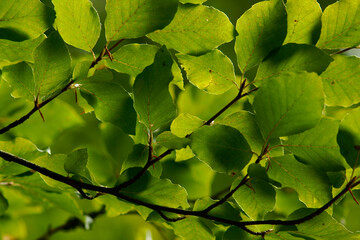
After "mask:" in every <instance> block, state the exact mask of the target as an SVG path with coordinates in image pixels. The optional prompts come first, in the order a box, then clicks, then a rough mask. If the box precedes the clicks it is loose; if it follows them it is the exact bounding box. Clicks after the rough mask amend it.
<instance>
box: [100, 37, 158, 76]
mask: <svg viewBox="0 0 360 240" xmlns="http://www.w3.org/2000/svg"><path fill="white" fill-rule="evenodd" d="M158 50H159V48H158V47H156V46H154V45H148V44H136V43H133V44H127V45H125V46H123V47H121V48H120V49H119V50H117V51H116V52H114V53H113V54H112V57H113V59H112V60H110V59H107V60H106V61H105V65H106V67H108V68H111V69H114V70H115V71H117V72H120V73H127V74H129V75H130V76H132V77H136V76H137V75H138V74H139V73H141V72H142V71H143V70H144V68H145V67H147V66H149V65H150V64H152V63H153V62H154V58H155V55H156V52H157V51H158Z"/></svg>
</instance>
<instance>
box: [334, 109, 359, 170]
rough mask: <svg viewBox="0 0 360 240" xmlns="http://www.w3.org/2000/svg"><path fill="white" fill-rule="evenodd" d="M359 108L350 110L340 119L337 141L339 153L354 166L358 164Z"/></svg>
mask: <svg viewBox="0 0 360 240" xmlns="http://www.w3.org/2000/svg"><path fill="white" fill-rule="evenodd" d="M359 118H360V108H359V107H358V108H356V109H354V110H352V111H351V112H350V113H349V114H347V116H346V117H345V118H344V119H343V120H342V121H341V124H340V129H339V134H338V136H337V141H338V143H339V146H340V152H341V155H343V156H344V157H345V159H346V161H347V163H348V164H349V165H350V167H352V168H355V167H358V166H359V165H360V160H359V151H360V124H359Z"/></svg>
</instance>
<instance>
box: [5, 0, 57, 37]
mask: <svg viewBox="0 0 360 240" xmlns="http://www.w3.org/2000/svg"><path fill="white" fill-rule="evenodd" d="M14 6H15V7H14ZM0 16H1V17H0V28H9V29H11V30H13V31H14V32H19V34H21V35H25V36H26V37H27V38H35V37H38V36H39V35H40V34H42V33H43V32H45V31H46V29H48V28H49V27H50V26H51V24H52V21H53V18H54V14H53V12H52V11H51V9H50V8H47V7H46V6H45V5H44V4H43V3H42V2H40V1H38V0H7V1H2V2H1V5H0Z"/></svg>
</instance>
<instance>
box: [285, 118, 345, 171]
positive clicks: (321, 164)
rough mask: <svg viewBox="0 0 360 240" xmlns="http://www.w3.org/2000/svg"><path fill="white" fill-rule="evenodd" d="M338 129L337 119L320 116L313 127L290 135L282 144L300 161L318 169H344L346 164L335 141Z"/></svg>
mask: <svg viewBox="0 0 360 240" xmlns="http://www.w3.org/2000/svg"><path fill="white" fill-rule="evenodd" d="M338 130H339V121H338V120H335V119H331V118H322V119H321V121H320V122H319V124H318V125H316V126H315V127H314V128H311V129H309V130H307V131H305V132H302V133H300V134H297V135H293V136H290V137H289V138H288V140H287V141H285V142H284V143H283V146H284V148H285V150H287V151H290V152H292V153H293V154H294V155H295V156H297V157H299V158H300V160H301V161H302V162H304V163H306V164H309V165H312V166H314V167H315V168H317V169H319V170H320V171H340V170H345V168H346V165H347V164H346V162H345V160H344V158H343V157H342V156H341V154H340V149H339V146H338V144H337V142H336V136H337V134H338Z"/></svg>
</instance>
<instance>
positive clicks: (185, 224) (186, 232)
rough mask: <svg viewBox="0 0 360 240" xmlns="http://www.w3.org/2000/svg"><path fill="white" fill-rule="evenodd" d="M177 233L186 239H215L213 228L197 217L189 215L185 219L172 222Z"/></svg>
mask: <svg viewBox="0 0 360 240" xmlns="http://www.w3.org/2000/svg"><path fill="white" fill-rule="evenodd" d="M172 226H173V228H174V231H175V234H176V235H178V236H181V237H183V238H184V239H194V240H195V239H196V240H200V239H209V240H215V236H214V233H213V232H212V231H211V229H210V228H209V227H208V226H207V225H206V224H205V223H204V222H203V221H202V220H201V219H199V218H197V217H192V216H190V217H187V218H185V219H184V220H181V221H178V222H175V223H172Z"/></svg>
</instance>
